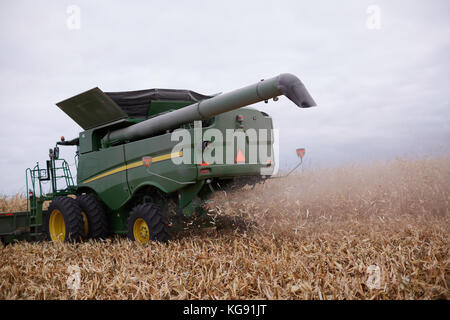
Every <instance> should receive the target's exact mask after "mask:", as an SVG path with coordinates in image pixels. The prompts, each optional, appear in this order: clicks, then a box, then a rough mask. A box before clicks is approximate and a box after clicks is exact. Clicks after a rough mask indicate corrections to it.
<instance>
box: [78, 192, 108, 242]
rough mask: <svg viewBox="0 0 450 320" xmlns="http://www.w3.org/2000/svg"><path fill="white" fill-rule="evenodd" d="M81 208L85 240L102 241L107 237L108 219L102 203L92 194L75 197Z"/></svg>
mask: <svg viewBox="0 0 450 320" xmlns="http://www.w3.org/2000/svg"><path fill="white" fill-rule="evenodd" d="M77 202H78V205H79V206H80V208H81V213H82V215H83V223H84V236H85V238H86V239H104V238H106V237H107V236H108V218H107V216H106V210H105V207H104V205H103V203H102V202H101V201H100V200H99V199H97V197H96V196H94V195H92V194H83V195H81V196H79V197H77Z"/></svg>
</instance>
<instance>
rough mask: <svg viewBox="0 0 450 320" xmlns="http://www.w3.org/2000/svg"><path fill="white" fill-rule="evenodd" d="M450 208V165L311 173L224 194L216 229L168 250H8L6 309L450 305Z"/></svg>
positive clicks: (122, 246)
mask: <svg viewBox="0 0 450 320" xmlns="http://www.w3.org/2000/svg"><path fill="white" fill-rule="evenodd" d="M449 201H450V157H448V156H436V157H429V158H421V159H409V160H405V159H397V160H393V161H390V162H383V163H371V164H359V165H353V166H342V167H338V168H333V169H314V170H313V169H308V170H306V169H305V170H303V171H302V172H301V173H299V174H297V175H293V176H289V177H288V178H286V179H274V180H270V181H267V182H266V183H265V184H260V185H257V186H256V187H255V188H254V189H252V188H251V187H249V186H247V187H245V188H244V189H242V190H239V191H230V192H224V191H220V192H218V193H216V194H215V195H214V197H213V198H212V199H211V200H210V201H209V202H208V204H207V207H208V210H209V212H210V215H211V216H212V217H213V218H214V221H215V224H216V228H215V229H214V228H210V229H208V230H202V231H200V230H191V231H188V232H184V233H179V234H177V235H176V236H175V237H174V239H173V240H172V241H170V242H169V244H166V245H164V244H158V243H152V244H150V245H148V246H141V245H138V244H136V243H133V242H131V241H129V240H127V239H126V238H123V237H116V238H113V239H108V240H105V241H98V242H94V241H89V242H84V243H79V244H57V243H49V242H43V243H26V242H19V243H16V244H13V245H7V246H2V247H0V298H1V299H74V298H75V299H447V298H448V297H449V286H450V281H449V280H450V279H449V278H450V273H449V271H450V270H449V262H450V260H449V255H448V253H449V228H450V220H449V218H450V215H449V208H450V205H449ZM23 205H24V199H23V198H21V197H20V196H17V197H15V198H7V197H3V198H1V199H0V211H5V210H19V209H23ZM78 271H79V273H77V272H78ZM74 275H79V280H80V281H79V288H78V289H73V286H70V285H71V284H72V283H73V282H71V280H70V279H72V280H73V277H74Z"/></svg>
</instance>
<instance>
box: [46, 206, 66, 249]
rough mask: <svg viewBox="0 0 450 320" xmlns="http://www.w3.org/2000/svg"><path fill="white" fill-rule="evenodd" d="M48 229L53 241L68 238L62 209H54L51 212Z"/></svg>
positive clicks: (62, 240)
mask: <svg viewBox="0 0 450 320" xmlns="http://www.w3.org/2000/svg"><path fill="white" fill-rule="evenodd" d="M48 229H49V232H50V238H51V239H52V241H61V242H64V239H65V238H66V224H65V223H64V217H63V215H62V213H61V211H59V210H58V209H55V210H53V211H52V213H51V214H50V220H49V223H48Z"/></svg>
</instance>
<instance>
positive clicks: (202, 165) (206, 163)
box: [200, 161, 209, 167]
mask: <svg viewBox="0 0 450 320" xmlns="http://www.w3.org/2000/svg"><path fill="white" fill-rule="evenodd" d="M200 166H201V167H206V166H209V163H208V162H205V161H202V163H200Z"/></svg>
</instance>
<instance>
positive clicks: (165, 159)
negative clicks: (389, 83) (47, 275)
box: [0, 74, 315, 243]
mask: <svg viewBox="0 0 450 320" xmlns="http://www.w3.org/2000/svg"><path fill="white" fill-rule="evenodd" d="M280 95H285V96H286V97H287V98H289V99H290V100H291V101H292V102H294V103H295V104H296V105H297V106H299V107H301V108H308V107H311V106H314V105H315V102H314V100H313V99H312V98H311V96H310V95H309V93H308V92H307V90H306V88H305V87H304V85H303V84H302V83H301V82H300V80H299V79H298V78H297V77H295V76H293V75H291V74H281V75H279V76H277V77H274V78H271V79H268V80H261V81H260V82H257V83H255V84H253V85H250V86H247V87H244V88H241V89H237V90H235V91H232V92H229V93H225V94H219V95H215V96H206V95H202V94H199V93H196V92H193V91H189V90H173V89H149V90H141V91H131V92H103V91H101V90H100V89H99V88H94V89H91V90H89V91H86V92H84V93H81V94H79V95H76V96H74V97H72V98H69V99H67V100H64V101H62V102H59V103H57V105H58V107H59V108H61V110H63V111H64V112H65V113H66V114H67V115H68V116H69V117H71V118H72V119H73V120H74V121H75V122H76V123H78V124H79V125H80V126H81V127H82V128H83V131H82V132H80V134H79V137H77V138H75V139H72V140H70V141H65V140H64V139H62V140H61V141H58V142H57V146H56V147H55V148H54V149H52V150H51V152H50V160H48V161H47V167H46V169H45V170H42V169H40V168H39V166H38V165H37V166H36V167H35V168H34V169H33V170H30V169H29V170H27V183H28V181H30V184H31V187H32V188H31V189H32V190H31V191H30V196H29V199H28V209H27V212H19V213H3V214H0V219H3V221H2V220H0V236H2V237H5V238H6V239H8V240H10V239H13V238H17V237H19V236H24V237H25V238H30V237H31V238H42V237H47V238H48V239H50V240H53V241H80V240H83V239H89V238H92V239H97V238H105V237H107V236H108V235H110V234H127V235H128V237H129V238H130V239H132V240H136V241H138V242H140V243H147V242H149V241H152V240H157V241H162V242H165V241H167V240H169V238H170V233H171V231H172V229H174V226H175V225H178V224H179V223H181V224H183V223H184V222H185V221H186V220H188V219H194V218H196V219H198V218H199V217H202V216H204V213H205V212H204V210H203V208H202V203H203V201H204V200H205V199H206V198H207V197H208V195H209V194H211V193H212V192H214V191H216V190H217V189H220V188H222V187H223V186H224V185H228V184H230V182H231V181H232V180H234V179H237V178H242V179H252V181H254V182H256V181H259V180H261V179H265V178H268V177H270V176H271V175H272V174H273V172H274V168H275V162H276V161H277V159H276V158H275V156H274V149H273V143H274V136H273V132H272V129H273V125H272V119H271V117H270V116H269V115H268V114H266V113H264V112H261V111H258V110H256V109H253V108H249V107H245V106H248V105H250V104H254V103H257V102H260V101H265V102H268V100H269V99H273V100H274V101H277V100H278V96H280ZM244 107H245V108H244ZM59 146H76V148H77V151H76V152H77V156H78V167H77V184H76V185H75V184H74V183H73V180H72V176H71V174H70V170H69V168H68V165H67V163H66V162H65V161H64V160H59V159H58V153H59ZM299 150H300V149H299ZM297 152H298V153H299V156H300V157H302V156H303V153H304V149H303V151H297ZM58 163H59V164H58ZM60 171H61V173H60V174H59V173H58V172H60ZM45 179H48V181H50V182H51V186H52V190H51V192H50V193H47V194H43V193H42V186H41V181H45ZM58 181H60V182H58ZM247 181H249V180H247ZM58 183H62V185H63V186H64V187H63V188H60V189H58ZM27 189H28V188H27ZM36 192H38V194H36ZM48 200H50V201H51V202H50V204H49V206H48V208H47V209H46V210H43V203H44V202H45V201H48Z"/></svg>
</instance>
